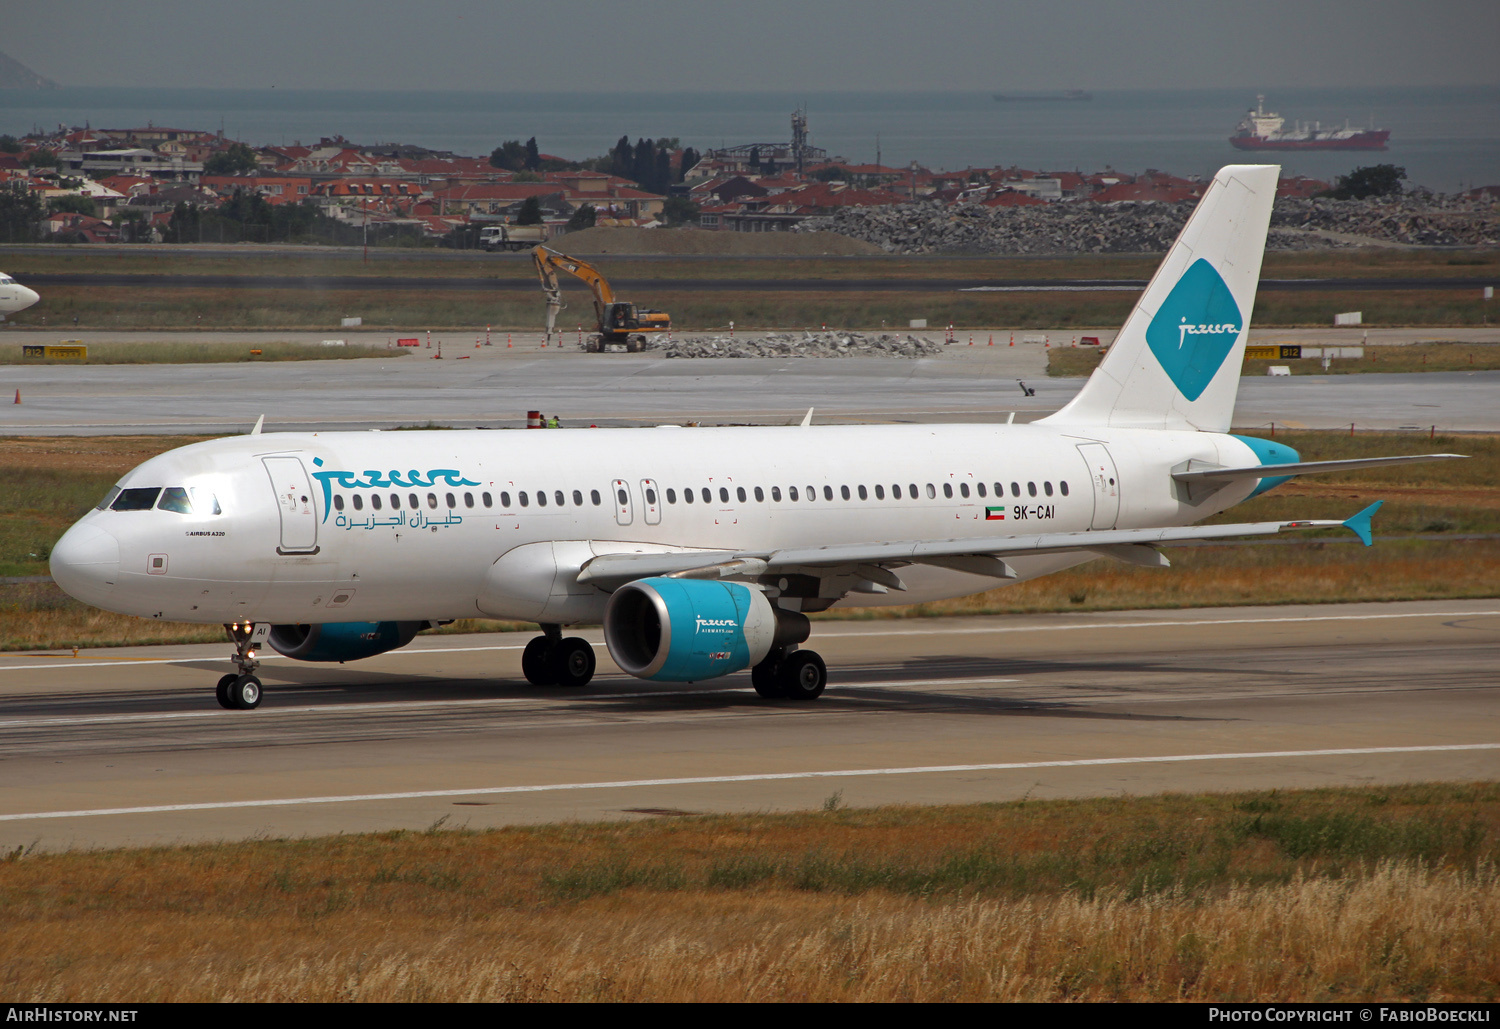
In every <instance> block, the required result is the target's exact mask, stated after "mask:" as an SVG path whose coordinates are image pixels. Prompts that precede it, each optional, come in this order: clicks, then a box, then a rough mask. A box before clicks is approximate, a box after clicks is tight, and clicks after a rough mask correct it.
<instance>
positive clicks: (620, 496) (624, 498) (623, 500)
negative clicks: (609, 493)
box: [615, 486, 630, 507]
mask: <svg viewBox="0 0 1500 1029" xmlns="http://www.w3.org/2000/svg"><path fill="white" fill-rule="evenodd" d="M615 499H616V500H617V501H619V502H620V506H621V507H625V506H626V505H627V504H629V503H630V494H628V493H626V492H625V488H624V487H623V486H622V487H620V488H619V489H617V490H615Z"/></svg>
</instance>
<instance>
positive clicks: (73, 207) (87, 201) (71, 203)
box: [47, 196, 99, 217]
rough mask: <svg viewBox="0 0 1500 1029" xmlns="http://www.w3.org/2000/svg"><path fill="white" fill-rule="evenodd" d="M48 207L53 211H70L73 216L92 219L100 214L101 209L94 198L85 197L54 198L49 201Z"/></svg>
mask: <svg viewBox="0 0 1500 1029" xmlns="http://www.w3.org/2000/svg"><path fill="white" fill-rule="evenodd" d="M47 207H48V209H49V210H52V211H70V212H72V213H73V214H86V215H88V216H90V217H94V216H96V215H97V214H98V213H99V208H98V207H97V206H96V205H95V204H94V198H93V197H85V196H65V197H54V198H53V199H51V200H49V201H47Z"/></svg>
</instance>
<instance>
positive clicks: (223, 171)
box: [203, 143, 257, 175]
mask: <svg viewBox="0 0 1500 1029" xmlns="http://www.w3.org/2000/svg"><path fill="white" fill-rule="evenodd" d="M256 167H257V165H256V162H255V151H254V150H251V149H250V147H249V146H247V145H246V144H244V143H231V144H229V147H228V149H225V150H219V151H216V152H215V153H212V154H209V155H208V160H206V161H204V162H203V174H205V175H249V174H250V173H251V172H253V171H255V169H256Z"/></svg>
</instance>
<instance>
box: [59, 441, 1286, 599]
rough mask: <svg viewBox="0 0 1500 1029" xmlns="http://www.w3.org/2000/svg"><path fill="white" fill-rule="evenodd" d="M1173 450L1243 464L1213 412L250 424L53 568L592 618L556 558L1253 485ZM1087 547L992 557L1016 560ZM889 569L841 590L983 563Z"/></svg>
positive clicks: (82, 581) (977, 583)
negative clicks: (1169, 418) (1207, 426)
mask: <svg viewBox="0 0 1500 1029" xmlns="http://www.w3.org/2000/svg"><path fill="white" fill-rule="evenodd" d="M1101 445H1102V446H1101ZM1189 460H1196V461H1200V462H1207V463H1211V464H1215V465H1230V466H1232V465H1245V464H1255V463H1258V462H1257V459H1256V458H1255V455H1254V454H1253V452H1252V451H1251V450H1250V448H1249V447H1248V446H1246V445H1245V444H1244V443H1241V442H1240V441H1239V440H1237V439H1235V438H1234V437H1232V436H1228V435H1221V434H1217V433H1205V432H1191V431H1176V430H1170V431H1169V430H1147V429H1100V430H1098V431H1097V432H1091V433H1090V434H1079V433H1073V432H1066V431H1060V430H1059V429H1058V428H1053V427H1048V426H1034V425H924V426H826V427H825V426H818V427H806V428H803V427H785V428H716V429H700V428H673V427H662V428H657V429H568V430H547V431H540V432H537V431H532V432H525V431H482V430H472V431H448V432H358V433H355V432H335V433H310V434H302V433H274V434H266V435H248V436H239V437H233V438H228V439H220V440H213V441H209V442H204V443H197V444H193V445H191V446H186V447H182V448H180V449H177V450H173V451H170V452H168V453H166V454H162V455H161V456H159V457H156V458H153V459H151V460H150V461H147V462H145V463H144V464H142V465H140V466H139V467H137V468H136V469H134V470H133V471H131V472H130V473H128V474H127V475H126V476H125V477H124V478H123V479H121V480H120V483H119V488H121V489H123V490H126V491H129V490H142V491H149V490H152V489H158V490H168V489H176V490H178V491H180V492H177V493H173V494H172V497H175V498H177V500H176V501H172V502H164V501H162V500H161V499H160V498H158V499H157V500H156V501H154V502H153V505H154V506H152V507H150V508H149V509H140V510H110V509H101V510H95V511H92V512H90V513H89V514H88V515H87V516H85V517H84V518H83V519H82V520H81V521H80V522H79V523H78V524H77V525H75V526H74V527H73V528H72V529H70V530H69V531H68V533H67V534H66V535H65V536H64V537H63V539H62V540H60V541H59V542H58V544H57V546H56V548H55V549H54V553H53V561H52V566H53V573H54V576H55V577H56V579H57V581H58V583H59V584H60V585H61V586H62V587H63V588H64V589H65V590H67V592H69V593H70V594H72V595H73V596H75V597H78V598H79V599H81V600H84V601H86V602H88V603H90V604H94V605H96V606H98V607H101V608H105V609H107V610H112V611H118V612H122V613H126V614H134V615H142V616H146V617H155V618H163V619H171V620H179V621H190V622H245V621H254V622H272V623H278V624H287V623H320V622H352V621H387V620H390V621H403V620H431V621H440V620H446V619H454V618H465V617H484V616H488V617H498V618H514V619H525V620H531V621H542V622H557V623H562V624H572V623H579V622H598V621H599V620H600V619H601V617H602V614H603V610H604V605H605V602H606V601H607V599H608V595H607V594H606V593H605V592H604V591H603V590H601V589H598V588H595V587H591V586H588V585H581V584H579V583H577V582H576V581H574V579H575V577H576V573H577V571H578V569H579V568H580V567H581V566H582V565H583V564H584V563H585V562H587V561H588V560H589V559H590V558H592V557H594V556H596V555H599V554H605V553H621V552H624V553H629V552H664V551H678V550H696V549H702V550H712V551H726V550H729V551H741V550H774V549H779V548H786V547H795V546H828V545H832V544H839V543H860V542H872V541H894V540H908V539H968V538H991V537H1000V536H1024V535H1028V534H1037V533H1043V532H1070V531H1085V530H1089V529H1108V528H1120V529H1128V528H1136V527H1146V526H1170V525H1185V524H1189V523H1192V522H1196V521H1199V520H1201V519H1203V518H1205V517H1207V516H1209V515H1211V514H1215V513H1217V512H1218V511H1221V510H1223V509H1225V508H1227V507H1230V506H1232V505H1233V504H1235V503H1237V502H1239V501H1240V500H1242V499H1244V498H1245V497H1246V496H1247V495H1249V493H1250V492H1251V491H1252V490H1253V489H1254V487H1255V484H1256V480H1253V479H1250V480H1244V481H1243V482H1241V483H1238V484H1236V485H1234V486H1231V487H1229V488H1226V489H1223V490H1220V491H1218V492H1217V493H1215V494H1213V496H1212V497H1211V498H1210V499H1208V500H1205V501H1203V502H1201V503H1199V504H1197V505H1194V504H1191V503H1189V502H1188V499H1187V497H1186V495H1185V493H1183V491H1181V490H1180V489H1178V488H1177V487H1176V486H1175V484H1174V482H1173V480H1172V478H1171V473H1172V471H1173V470H1174V469H1180V468H1182V467H1184V466H1185V465H1186V463H1187V462H1188V461H1189ZM1111 473H1112V474H1111ZM914 489H915V495H913V490H914ZM846 491H847V494H846ZM689 493H691V494H692V501H691V502H688V500H687V494H689ZM999 493H1003V496H1001V495H997V494H999ZM130 496H131V497H133V498H135V499H136V500H137V501H139V502H140V503H144V502H145V501H146V499H147V493H145V492H143V493H138V494H130ZM652 498H654V502H653V499H652ZM543 501H545V503H543ZM117 502H118V501H117ZM163 503H165V504H166V507H165V508H164V507H163V506H161V505H162V504H163ZM126 506H129V505H128V504H127V505H126ZM174 506H175V507H177V508H178V510H172V509H171V507H174ZM215 508H217V510H218V512H219V513H214V511H215ZM1001 516H1003V517H1001ZM1090 556H1091V555H1087V554H1079V553H1068V554H1055V555H1034V556H1022V557H1017V558H1015V559H1013V560H1011V562H1010V563H1011V564H1012V566H1013V567H1014V569H1015V571H1016V573H1017V576H1018V579H1017V580H1016V581H1019V580H1024V579H1027V578H1033V577H1035V576H1038V575H1044V574H1047V573H1049V572H1053V571H1057V570H1059V569H1061V568H1066V567H1069V566H1071V565H1075V564H1079V563H1081V562H1082V561H1086V560H1089V559H1090ZM901 580H902V582H903V583H904V584H905V585H906V586H907V589H906V591H904V592H890V593H879V592H876V593H871V592H855V593H853V594H851V595H849V596H847V597H845V598H844V599H843V600H842V601H840V603H841V604H843V605H845V606H868V605H878V604H904V603H914V602H919V601H924V600H933V599H938V598H943V597H953V596H963V595H967V594H970V593H975V592H979V591H981V590H985V589H990V588H992V587H994V586H996V585H997V584H999V583H998V582H997V580H995V579H991V578H987V577H985V576H981V575H975V574H969V573H965V572H958V571H950V570H947V569H943V568H939V567H934V566H927V565H918V566H912V567H909V568H903V569H902V570H901ZM877 588H878V587H877Z"/></svg>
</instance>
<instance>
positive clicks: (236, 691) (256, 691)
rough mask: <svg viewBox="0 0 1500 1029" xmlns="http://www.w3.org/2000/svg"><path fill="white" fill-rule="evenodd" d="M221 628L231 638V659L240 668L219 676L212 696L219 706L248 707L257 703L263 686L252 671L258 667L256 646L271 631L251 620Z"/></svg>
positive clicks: (257, 704) (239, 708) (246, 709)
mask: <svg viewBox="0 0 1500 1029" xmlns="http://www.w3.org/2000/svg"><path fill="white" fill-rule="evenodd" d="M224 628H225V629H226V630H227V631H228V632H229V638H230V639H232V640H233V641H234V654H233V656H231V657H230V660H231V661H233V662H234V664H235V667H236V668H238V669H239V672H237V673H234V672H232V673H230V674H229V675H226V676H224V677H223V678H222V679H220V680H219V684H218V685H217V686H216V687H215V688H214V697H215V698H216V699H217V700H218V701H219V706H220V707H222V708H228V709H229V710H231V711H250V710H253V709H255V708H257V707H260V700H261V696H262V690H263V687H262V686H261V683H260V680H259V679H257V678H256V677H255V675H254V674H253V673H254V672H255V670H256V669H257V668H259V667H260V662H259V661H257V660H255V648H256V647H258V646H260V645H261V644H262V643H264V642H265V640H266V637H267V636H269V635H270V634H271V626H270V625H269V624H265V623H262V624H259V625H253V624H250V623H245V624H243V625H242V624H240V623H238V622H236V623H234V624H233V625H226V626H224Z"/></svg>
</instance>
